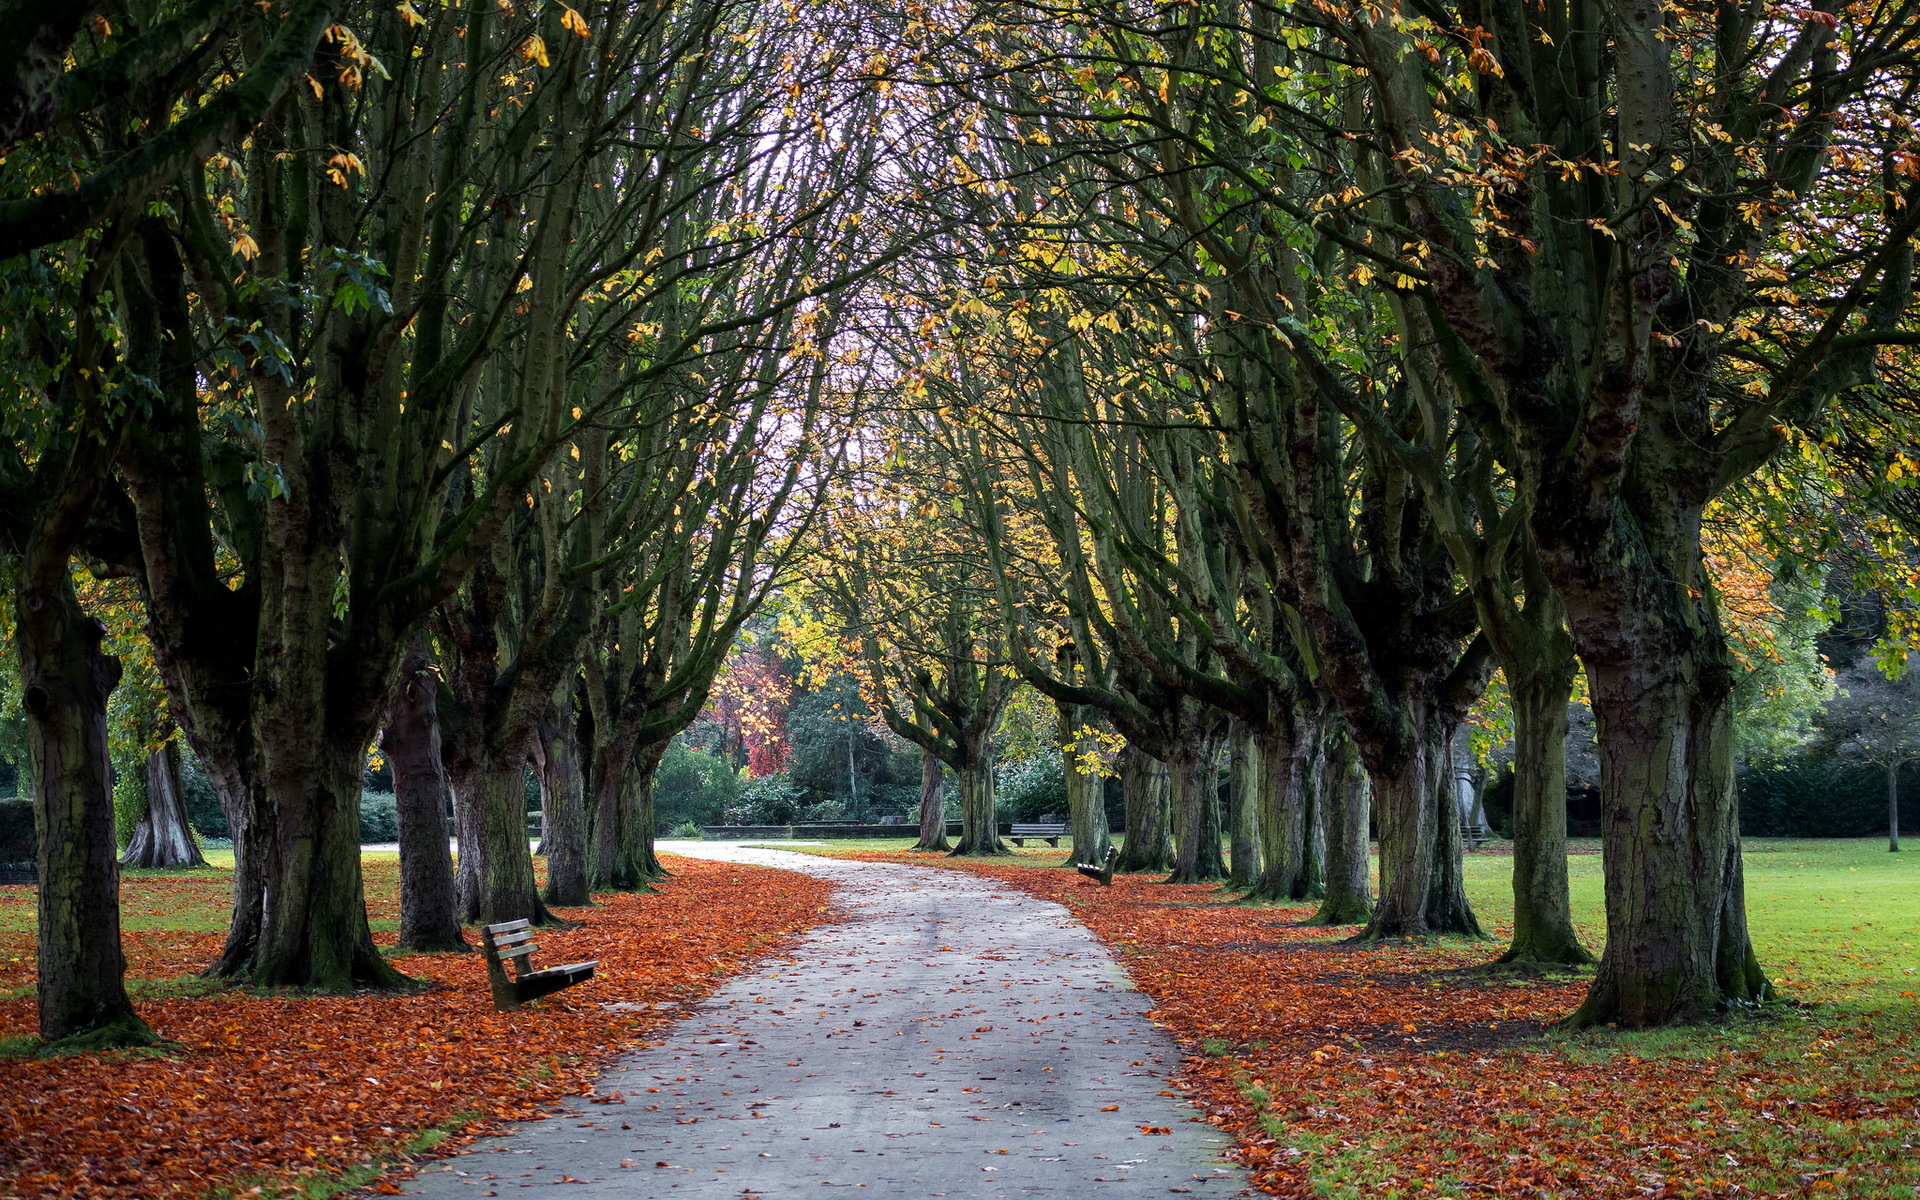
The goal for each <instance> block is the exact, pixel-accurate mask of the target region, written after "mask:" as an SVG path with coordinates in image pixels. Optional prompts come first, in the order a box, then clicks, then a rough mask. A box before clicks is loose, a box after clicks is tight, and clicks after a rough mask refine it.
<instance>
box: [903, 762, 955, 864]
mask: <svg viewBox="0 0 1920 1200" xmlns="http://www.w3.org/2000/svg"><path fill="white" fill-rule="evenodd" d="M913 848H914V849H915V850H931V851H937V852H940V853H945V852H946V851H948V850H950V849H952V847H951V846H949V845H947V797H946V788H945V771H944V770H943V768H942V766H941V763H940V759H939V756H938V755H936V754H934V752H933V751H931V750H928V749H926V748H925V747H924V746H923V747H921V750H920V840H919V841H917V842H915V843H914V844H913Z"/></svg>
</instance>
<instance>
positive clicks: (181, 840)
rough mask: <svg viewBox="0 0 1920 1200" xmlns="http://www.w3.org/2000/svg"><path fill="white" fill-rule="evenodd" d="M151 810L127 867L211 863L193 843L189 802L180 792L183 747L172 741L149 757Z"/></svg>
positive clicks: (138, 829) (131, 845) (136, 830)
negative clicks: (188, 820) (188, 811)
mask: <svg viewBox="0 0 1920 1200" xmlns="http://www.w3.org/2000/svg"><path fill="white" fill-rule="evenodd" d="M146 772H147V811H146V812H144V813H142V814H141V815H140V821H139V824H137V825H135V826H134V827H133V837H132V838H130V839H129V840H128V842H127V852H126V853H125V854H123V855H121V856H120V865H121V866H123V867H204V866H206V865H207V860H206V858H205V857H203V856H202V855H201V853H200V844H199V843H198V842H196V841H194V840H193V827H192V826H191V825H189V824H188V823H187V805H186V799H185V797H184V796H182V795H181V790H180V744H179V743H178V742H177V741H175V740H174V739H172V738H168V739H167V742H166V744H165V745H163V746H161V747H160V748H159V749H157V750H153V751H150V752H149V753H148V754H147V761H146Z"/></svg>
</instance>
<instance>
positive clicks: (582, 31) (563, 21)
mask: <svg viewBox="0 0 1920 1200" xmlns="http://www.w3.org/2000/svg"><path fill="white" fill-rule="evenodd" d="M560 27H561V28H562V29H569V30H572V31H573V32H574V33H576V34H578V35H580V36H581V37H592V36H593V32H592V31H591V30H589V29H588V28H587V19H586V18H585V17H583V16H581V15H580V14H579V13H577V12H575V11H574V10H573V9H571V8H568V7H567V6H566V5H564V4H562V5H561V6H560Z"/></svg>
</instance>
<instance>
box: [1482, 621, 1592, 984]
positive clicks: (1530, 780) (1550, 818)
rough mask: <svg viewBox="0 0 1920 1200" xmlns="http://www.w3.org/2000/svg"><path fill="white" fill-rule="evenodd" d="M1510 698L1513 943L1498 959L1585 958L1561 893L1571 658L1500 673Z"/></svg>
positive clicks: (1561, 961) (1563, 962)
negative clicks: (1523, 671) (1556, 663)
mask: <svg viewBox="0 0 1920 1200" xmlns="http://www.w3.org/2000/svg"><path fill="white" fill-rule="evenodd" d="M1508 686H1509V688H1510V689H1511V694H1512V697H1513V742H1514V747H1513V749H1514V775H1513V944H1512V945H1510V946H1508V947H1507V952H1506V953H1505V954H1503V955H1501V956H1500V958H1499V960H1498V961H1500V962H1503V963H1506V962H1518V963H1534V964H1540V965H1557V966H1571V965H1577V964H1581V963H1590V962H1592V961H1593V955H1592V954H1590V953H1589V952H1588V951H1587V948H1586V947H1584V946H1582V945H1581V944H1580V936H1579V934H1577V933H1575V932H1574V928H1573V910H1572V903H1571V901H1570V899H1569V897H1568V894H1567V696H1568V695H1569V693H1570V692H1571V691H1572V687H1573V663H1572V661H1571V657H1569V659H1568V661H1567V662H1566V664H1565V666H1564V667H1562V668H1560V669H1557V670H1554V669H1544V668H1543V669H1541V670H1537V671H1533V672H1529V673H1526V674H1518V673H1516V674H1514V675H1509V677H1508Z"/></svg>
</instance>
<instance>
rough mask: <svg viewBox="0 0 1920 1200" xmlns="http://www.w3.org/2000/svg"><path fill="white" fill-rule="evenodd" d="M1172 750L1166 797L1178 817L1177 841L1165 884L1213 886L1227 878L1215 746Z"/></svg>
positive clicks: (1202, 743)
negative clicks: (1222, 845)
mask: <svg viewBox="0 0 1920 1200" xmlns="http://www.w3.org/2000/svg"><path fill="white" fill-rule="evenodd" d="M1198 742H1199V744H1198V745H1194V746H1191V747H1188V746H1182V747H1179V748H1177V749H1176V752H1175V753H1176V756H1175V757H1174V758H1173V759H1172V760H1170V761H1169V762H1168V763H1167V778H1168V781H1169V782H1170V784H1171V785H1172V795H1171V797H1170V801H1171V804H1172V806H1173V808H1174V810H1175V811H1176V812H1177V813H1178V814H1179V818H1178V821H1177V828H1178V831H1179V839H1178V841H1177V842H1176V843H1175V845H1174V859H1173V873H1172V874H1171V875H1169V876H1167V880H1166V881H1167V882H1168V883H1217V882H1219V881H1220V880H1223V879H1225V878H1226V877H1227V863H1226V859H1225V858H1223V857H1222V855H1221V852H1220V834H1221V830H1220V797H1219V793H1218V790H1217V788H1216V786H1215V785H1216V781H1217V780H1218V778H1219V770H1218V768H1217V766H1216V765H1215V749H1216V747H1215V743H1214V741H1213V740H1212V739H1211V738H1204V737H1203V738H1200V739H1198Z"/></svg>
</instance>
